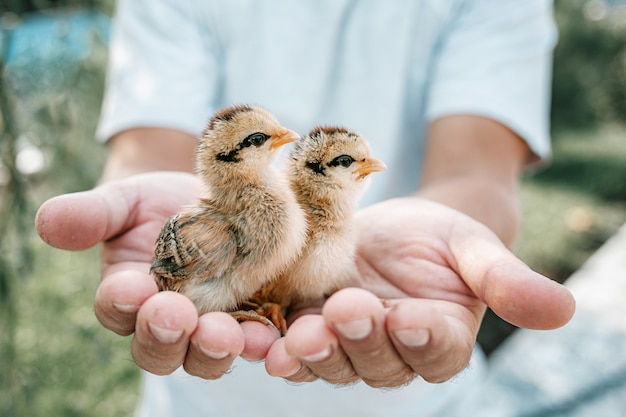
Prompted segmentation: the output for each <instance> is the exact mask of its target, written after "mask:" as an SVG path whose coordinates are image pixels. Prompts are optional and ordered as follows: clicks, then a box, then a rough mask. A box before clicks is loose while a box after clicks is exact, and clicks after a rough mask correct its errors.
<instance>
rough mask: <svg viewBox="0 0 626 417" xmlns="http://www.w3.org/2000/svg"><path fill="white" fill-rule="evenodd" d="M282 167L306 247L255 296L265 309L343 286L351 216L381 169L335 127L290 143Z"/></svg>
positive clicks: (348, 270) (349, 259)
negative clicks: (302, 216)
mask: <svg viewBox="0 0 626 417" xmlns="http://www.w3.org/2000/svg"><path fill="white" fill-rule="evenodd" d="M286 168H287V173H288V177H289V180H290V184H291V188H292V189H293V190H294V193H295V195H296V198H297V200H298V203H299V204H300V206H301V207H302V208H303V210H304V211H305V213H306V217H307V223H308V235H307V243H306V245H305V247H304V249H303V252H302V255H301V256H300V257H299V258H298V260H297V261H296V262H295V263H294V264H293V265H291V266H290V267H289V268H288V269H287V270H286V271H285V272H284V273H283V274H282V275H281V277H280V278H279V279H278V280H276V281H272V282H270V283H268V284H267V285H265V286H264V287H263V289H262V290H261V291H260V292H259V293H257V295H256V297H257V303H258V304H260V305H262V304H265V306H266V307H265V308H266V309H267V306H268V305H271V303H276V304H278V305H279V306H280V307H281V308H283V309H284V308H287V307H290V306H293V305H295V304H298V303H302V302H308V301H313V300H318V299H321V298H323V297H325V296H328V295H330V294H331V293H333V292H335V291H336V290H338V289H340V288H342V287H344V286H346V284H347V283H348V280H349V278H350V277H351V275H353V273H354V271H355V266H354V253H355V244H356V242H355V233H354V230H353V227H352V221H351V219H352V215H353V213H354V210H355V209H356V206H357V203H358V198H359V196H360V195H361V194H362V193H363V192H364V191H365V189H366V187H367V185H368V183H369V178H370V177H369V174H370V173H372V172H377V171H383V170H384V169H386V167H385V164H384V163H382V162H381V161H379V160H377V159H375V158H373V157H372V156H371V152H370V148H369V145H368V144H367V142H366V141H365V139H364V138H363V137H362V136H361V135H359V134H358V133H356V132H353V131H351V130H348V129H345V128H341V127H317V128H315V129H313V130H312V131H311V132H310V133H309V134H308V135H307V136H305V137H304V138H303V139H301V140H300V141H298V142H297V143H296V145H295V147H294V149H293V151H292V153H291V155H290V158H289V160H288V162H287V167H286ZM268 302H269V303H268ZM274 313H275V311H274Z"/></svg>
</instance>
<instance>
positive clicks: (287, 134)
mask: <svg viewBox="0 0 626 417" xmlns="http://www.w3.org/2000/svg"><path fill="white" fill-rule="evenodd" d="M298 139H300V135H298V134H297V133H296V132H294V131H293V130H289V129H281V130H279V131H278V133H276V134H275V135H272V137H271V138H270V149H274V148H278V147H280V146H283V145H286V144H288V143H291V142H295V141H296V140H298Z"/></svg>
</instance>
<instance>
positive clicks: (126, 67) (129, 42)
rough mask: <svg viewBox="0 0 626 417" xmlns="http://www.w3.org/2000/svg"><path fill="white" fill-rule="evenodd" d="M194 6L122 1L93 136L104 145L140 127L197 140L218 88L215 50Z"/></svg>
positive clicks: (166, 0)
mask: <svg viewBox="0 0 626 417" xmlns="http://www.w3.org/2000/svg"><path fill="white" fill-rule="evenodd" d="M193 4H194V2H186V1H175V0H164V1H156V2H155V1H150V0H120V1H119V2H118V4H117V10H116V16H115V19H114V22H113V32H112V39H111V46H110V55H109V69H108V73H107V84H106V85H107V86H106V89H105V95H104V100H103V104H102V111H101V116H100V122H99V125H98V128H97V132H96V135H97V137H98V139H100V140H102V141H106V140H108V139H109V138H111V137H112V136H113V135H115V134H116V133H118V132H120V131H122V130H125V129H128V128H131V127H138V126H158V127H167V128H172V129H179V130H182V131H185V132H188V133H191V134H193V135H195V136H197V135H199V134H200V132H201V131H202V128H203V126H204V124H205V123H206V121H207V119H208V117H209V116H210V114H211V103H212V102H213V101H214V100H215V96H216V94H217V93H218V92H217V86H218V85H219V84H218V83H219V81H218V79H219V77H218V74H219V72H218V61H217V58H216V57H217V55H218V54H217V52H216V51H217V46H216V42H215V39H214V38H213V37H212V35H211V33H210V32H209V31H210V29H209V26H210V25H206V24H200V18H201V17H200V15H199V14H198V13H197V12H196V11H194V10H193Z"/></svg>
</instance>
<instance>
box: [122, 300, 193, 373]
mask: <svg viewBox="0 0 626 417" xmlns="http://www.w3.org/2000/svg"><path fill="white" fill-rule="evenodd" d="M197 324H198V312H197V310H196V308H195V307H194V305H193V303H192V302H191V301H190V300H189V299H188V298H187V297H185V296H183V295H181V294H178V293H175V292H171V291H165V292H160V293H157V294H155V295H154V296H152V297H150V298H149V299H147V300H146V302H145V303H143V305H142V306H141V307H140V308H139V312H138V314H137V324H136V327H135V336H134V338H133V342H132V354H133V359H134V360H135V362H136V363H137V365H138V366H139V367H141V368H143V369H145V370H146V371H148V372H151V373H153V374H156V375H166V374H170V373H172V372H174V371H175V370H176V369H177V368H178V367H179V366H180V365H182V364H183V362H184V360H185V355H186V354H187V347H188V344H189V337H190V335H191V334H192V333H193V332H194V330H195V329H196V327H197Z"/></svg>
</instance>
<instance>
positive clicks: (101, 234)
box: [35, 182, 137, 250]
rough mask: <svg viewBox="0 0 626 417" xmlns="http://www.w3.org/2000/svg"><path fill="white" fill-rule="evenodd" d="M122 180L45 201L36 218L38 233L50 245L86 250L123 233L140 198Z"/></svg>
mask: <svg viewBox="0 0 626 417" xmlns="http://www.w3.org/2000/svg"><path fill="white" fill-rule="evenodd" d="M120 183H121V182H120ZM120 183H118V184H113V183H110V184H106V185H104V186H102V187H98V188H95V189H93V190H90V191H83V192H78V193H73V194H65V195H60V196H57V197H54V198H51V199H50V200H48V201H46V202H45V203H44V204H43V205H42V206H41V207H40V208H39V210H38V211H37V216H36V217H35V228H36V229H37V233H39V236H40V237H41V238H42V239H43V241H44V242H46V243H47V244H49V245H51V246H54V247H56V248H59V249H66V250H83V249H87V248H90V247H92V246H94V245H96V244H98V243H99V242H102V241H104V240H107V239H110V238H111V237H113V236H115V235H117V234H119V233H121V232H122V231H123V230H124V229H125V227H126V225H127V224H128V217H129V213H130V207H133V198H134V199H135V200H136V198H137V197H136V193H135V194H133V193H130V192H128V191H129V190H127V189H126V190H125V191H124V187H121V186H120ZM126 188H128V187H126ZM133 195H134V196H135V197H133Z"/></svg>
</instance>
